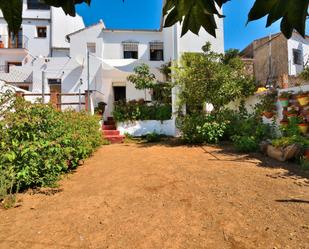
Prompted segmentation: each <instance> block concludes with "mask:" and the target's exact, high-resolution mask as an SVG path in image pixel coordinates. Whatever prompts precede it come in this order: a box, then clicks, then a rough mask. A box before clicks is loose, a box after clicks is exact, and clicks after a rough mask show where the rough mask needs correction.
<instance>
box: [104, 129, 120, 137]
mask: <svg viewBox="0 0 309 249" xmlns="http://www.w3.org/2000/svg"><path fill="white" fill-rule="evenodd" d="M103 134H104V135H105V136H108V135H114V136H119V135H120V131H117V130H103Z"/></svg>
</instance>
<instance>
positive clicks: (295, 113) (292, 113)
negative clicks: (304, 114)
mask: <svg viewBox="0 0 309 249" xmlns="http://www.w3.org/2000/svg"><path fill="white" fill-rule="evenodd" d="M297 116H298V111H297V110H296V109H295V107H293V108H291V109H290V110H289V111H288V113H287V117H288V119H291V118H296V117H297Z"/></svg>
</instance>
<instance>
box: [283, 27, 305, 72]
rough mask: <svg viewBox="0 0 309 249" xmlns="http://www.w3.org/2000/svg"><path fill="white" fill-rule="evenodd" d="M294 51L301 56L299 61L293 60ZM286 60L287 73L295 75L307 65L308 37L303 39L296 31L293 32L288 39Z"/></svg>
mask: <svg viewBox="0 0 309 249" xmlns="http://www.w3.org/2000/svg"><path fill="white" fill-rule="evenodd" d="M295 53H298V54H299V55H300V57H301V59H300V61H299V63H297V62H296V61H295V60H296V58H294V57H295V56H296V54H295ZM288 60H289V75H293V76H297V75H298V74H300V73H301V72H302V71H303V69H304V67H305V66H309V61H308V60H309V38H307V37H306V39H304V38H303V37H302V36H301V35H299V34H298V33H296V32H294V33H293V36H292V37H291V39H289V40H288Z"/></svg>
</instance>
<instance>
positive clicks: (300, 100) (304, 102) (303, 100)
mask: <svg viewBox="0 0 309 249" xmlns="http://www.w3.org/2000/svg"><path fill="white" fill-rule="evenodd" d="M297 101H298V103H299V104H300V105H301V106H306V105H308V102H309V97H308V95H306V94H302V95H298V96H297Z"/></svg>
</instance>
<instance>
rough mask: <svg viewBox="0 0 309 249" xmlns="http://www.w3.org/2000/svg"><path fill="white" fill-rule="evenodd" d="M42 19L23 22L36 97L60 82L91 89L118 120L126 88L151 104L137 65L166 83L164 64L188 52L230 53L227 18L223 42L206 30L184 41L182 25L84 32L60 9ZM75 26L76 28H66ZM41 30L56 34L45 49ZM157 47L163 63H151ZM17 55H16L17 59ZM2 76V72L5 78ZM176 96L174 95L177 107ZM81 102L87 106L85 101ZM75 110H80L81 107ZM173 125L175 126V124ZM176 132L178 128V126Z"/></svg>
mask: <svg viewBox="0 0 309 249" xmlns="http://www.w3.org/2000/svg"><path fill="white" fill-rule="evenodd" d="M24 2H26V1H24ZM37 14H38V16H39V17H41V16H44V18H42V19H35V18H34V19H31V21H29V20H26V19H25V20H24V21H23V30H24V31H25V32H26V31H27V32H26V33H24V35H27V36H29V37H30V39H29V44H28V49H29V50H28V52H29V54H31V56H29V55H28V56H27V55H26V56H24V59H23V68H26V69H27V70H26V71H27V72H28V69H31V71H32V82H31V83H32V84H31V88H30V90H31V91H32V92H34V93H42V92H45V93H49V92H50V87H51V86H53V85H52V84H51V83H50V82H51V81H54V80H56V81H59V82H60V84H61V93H78V92H81V93H84V92H85V91H86V90H88V89H89V90H91V91H93V95H94V98H93V99H92V101H93V102H94V105H96V104H97V103H98V102H101V101H103V102H105V103H106V104H107V107H106V112H105V114H104V115H105V117H108V116H112V112H113V109H114V102H115V88H119V87H122V88H125V97H126V99H127V100H133V99H141V98H143V99H145V92H144V91H140V90H137V89H135V87H134V85H133V84H132V83H130V82H128V81H127V77H128V76H129V75H130V74H132V73H133V69H134V67H136V66H137V65H139V64H141V63H146V64H148V65H149V66H150V68H151V71H152V72H153V73H154V74H155V75H156V77H157V79H158V80H159V81H162V80H163V75H162V74H161V73H160V71H159V68H160V66H161V65H163V64H166V63H169V62H171V61H175V60H178V59H179V58H180V56H181V54H182V53H184V52H202V46H203V45H205V43H206V42H207V41H209V42H211V44H212V49H213V50H214V51H216V52H220V53H223V52H224V39H223V21H222V20H221V19H220V20H218V26H219V29H218V30H217V38H213V37H211V36H210V35H209V34H208V33H207V32H206V31H204V30H202V29H201V32H200V34H199V36H197V35H195V34H193V33H191V32H188V33H187V34H186V35H185V36H184V37H180V34H181V26H180V25H179V24H177V25H175V26H173V27H170V28H164V29H159V30H110V29H107V28H106V27H105V25H104V23H103V22H102V21H100V22H99V23H98V24H95V25H92V26H90V27H87V28H84V27H80V26H82V25H81V22H80V18H79V17H77V18H71V17H66V16H64V15H63V13H62V10H59V9H55V8H51V10H48V11H47V10H44V11H43V10H42V13H41V12H40V13H37ZM39 14H40V15H39ZM29 15H30V13H29V11H25V13H24V16H27V17H28V16H29ZM32 18H33V17H32ZM64 18H66V19H65V20H64ZM0 21H1V18H0ZM29 22H30V23H29ZM69 22H70V23H71V24H70V25H63V24H64V23H69ZM28 23H29V25H28ZM3 25H4V24H3ZM3 25H2V28H3ZM37 25H46V27H47V29H48V30H49V31H50V34H48V39H46V41H45V43H44V44H39V43H40V42H42V40H40V39H36V37H35V35H36V34H35V31H36V26H37ZM0 27H1V25H0ZM67 27H71V28H72V29H74V31H75V32H73V30H71V32H69V31H70V30H68V28H67ZM78 27H79V28H78ZM76 30H77V31H76ZM0 32H1V29H0ZM72 32H73V33H72ZM68 33H71V34H68ZM125 44H127V46H128V47H130V46H134V49H136V50H134V56H133V57H134V58H133V57H130V56H131V55H130V56H127V55H126V54H127V53H128V52H129V53H131V52H132V51H127V48H126V49H125ZM151 44H159V46H160V51H159V52H161V51H162V50H163V57H162V58H161V56H159V57H158V58H156V59H154V58H151V53H152V56H153V50H152V52H151V49H150V48H151ZM2 50H3V51H2V53H4V51H6V49H2ZM14 50H16V49H14ZM18 51H19V50H18ZM18 51H17V52H18ZM22 51H23V50H22ZM17 52H15V53H12V54H13V55H14V56H17V55H18V53H17ZM88 52H89V63H88V56H87V55H88ZM136 52H137V54H136ZM0 54H1V49H0ZM1 58H3V57H1ZM88 70H89V73H88ZM1 77H2V76H1V73H0V79H1ZM3 77H4V76H3ZM88 83H89V86H88ZM175 96H176V95H175V91H173V102H174V104H175V103H176V100H175ZM76 98H77V97H76V96H75V97H71V96H70V97H68V96H62V97H61V102H62V103H72V102H75V103H76V102H77V99H76ZM150 98H151V95H150V93H149V92H146V100H150ZM48 99H49V98H47V99H46V101H48ZM81 101H82V102H84V99H82V100H81ZM70 107H72V108H77V105H73V106H70ZM172 123H173V124H174V123H175V122H174V121H172ZM171 129H175V127H174V125H173V126H172V127H171ZM170 133H171V132H169V134H170Z"/></svg>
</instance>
